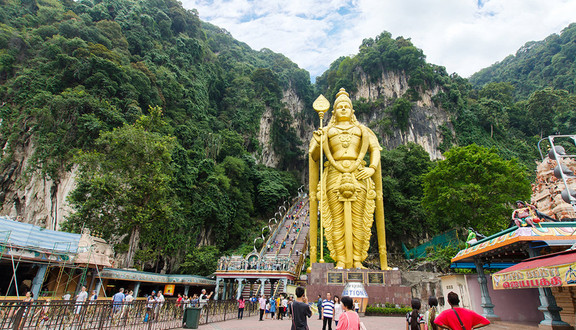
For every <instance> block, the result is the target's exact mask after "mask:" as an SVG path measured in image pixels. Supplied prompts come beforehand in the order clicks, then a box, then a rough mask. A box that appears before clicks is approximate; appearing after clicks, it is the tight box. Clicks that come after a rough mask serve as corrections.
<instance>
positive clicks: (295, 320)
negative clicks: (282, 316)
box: [290, 286, 312, 330]
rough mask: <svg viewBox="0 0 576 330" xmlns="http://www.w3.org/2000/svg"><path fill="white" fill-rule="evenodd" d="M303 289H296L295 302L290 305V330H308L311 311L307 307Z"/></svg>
mask: <svg viewBox="0 0 576 330" xmlns="http://www.w3.org/2000/svg"><path fill="white" fill-rule="evenodd" d="M305 292H306V291H305V290H304V288H303V287H301V286H299V287H297V288H296V301H293V302H292V303H290V314H291V315H292V327H291V328H290V329H291V330H308V318H310V316H312V310H311V309H310V306H309V305H308V298H307V297H306V295H305Z"/></svg>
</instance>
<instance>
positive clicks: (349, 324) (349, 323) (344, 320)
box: [336, 296, 360, 330]
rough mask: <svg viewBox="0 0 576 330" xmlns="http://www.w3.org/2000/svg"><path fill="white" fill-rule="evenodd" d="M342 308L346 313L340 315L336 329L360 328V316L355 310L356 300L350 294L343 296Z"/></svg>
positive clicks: (350, 329) (356, 329) (351, 329)
mask: <svg viewBox="0 0 576 330" xmlns="http://www.w3.org/2000/svg"><path fill="white" fill-rule="evenodd" d="M342 309H343V310H344V313H342V315H340V319H339V320H338V326H337V327H336V330H358V329H360V316H358V313H356V312H355V311H354V302H353V300H352V298H350V297H348V296H344V297H342Z"/></svg>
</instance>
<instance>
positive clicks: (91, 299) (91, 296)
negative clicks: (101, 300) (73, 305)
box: [90, 290, 98, 304]
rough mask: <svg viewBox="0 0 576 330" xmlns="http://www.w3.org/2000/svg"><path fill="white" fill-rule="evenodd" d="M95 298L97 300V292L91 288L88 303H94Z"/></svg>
mask: <svg viewBox="0 0 576 330" xmlns="http://www.w3.org/2000/svg"><path fill="white" fill-rule="evenodd" d="M96 300H98V294H97V293H96V290H92V294H91V295H90V303H91V304H92V303H94V302H95V301H96Z"/></svg>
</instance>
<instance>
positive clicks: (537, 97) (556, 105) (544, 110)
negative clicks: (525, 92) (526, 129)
mask: <svg viewBox="0 0 576 330" xmlns="http://www.w3.org/2000/svg"><path fill="white" fill-rule="evenodd" d="M574 105H575V103H574V98H573V97H571V95H570V94H569V93H568V92H567V91H565V90H557V89H552V88H546V89H543V90H539V91H536V92H534V93H532V95H530V98H529V99H528V103H527V104H526V112H527V115H528V116H529V118H530V128H531V133H532V134H534V135H536V134H538V135H540V138H542V137H544V136H547V135H550V134H554V133H556V131H557V130H558V127H559V125H558V123H557V121H556V119H557V118H559V117H560V118H561V117H562V116H564V115H566V114H569V113H571V112H572V113H573V111H574V110H573V109H574ZM566 133H568V132H566Z"/></svg>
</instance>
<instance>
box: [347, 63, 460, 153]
mask: <svg viewBox="0 0 576 330" xmlns="http://www.w3.org/2000/svg"><path fill="white" fill-rule="evenodd" d="M359 76H360V80H359V82H360V83H359V84H358V85H357V86H356V87H357V91H356V92H355V93H353V94H352V95H350V96H351V98H352V99H353V100H359V99H366V100H368V101H372V102H374V101H375V100H377V99H383V100H384V102H382V104H383V105H384V106H383V107H381V108H378V109H376V110H375V111H374V112H372V113H369V114H366V115H359V116H358V120H360V121H361V122H362V123H364V124H366V125H369V126H370V127H371V128H372V129H373V130H374V132H375V133H376V134H377V135H378V136H379V138H380V142H381V143H382V147H383V148H385V149H393V148H396V147H398V146H399V145H402V144H406V143H407V142H414V143H417V144H419V145H421V146H422V147H423V148H424V150H426V151H427V152H428V153H429V154H430V158H431V159H441V158H443V157H442V154H441V152H440V150H438V146H439V145H440V143H442V136H441V131H440V126H441V125H444V124H448V125H449V126H451V124H450V119H449V115H448V113H447V112H446V111H445V110H443V109H441V108H439V107H437V106H436V105H434V102H433V97H434V96H435V95H436V94H438V93H439V92H440V89H439V88H438V87H436V88H434V89H432V90H424V91H419V95H420V99H419V100H418V101H416V102H413V105H412V110H411V112H410V117H409V120H408V122H409V124H408V128H407V129H406V130H405V131H402V130H399V129H395V130H392V131H391V132H390V131H388V132H385V131H384V128H383V127H380V126H378V125H377V124H374V123H377V121H378V120H380V119H382V118H383V117H384V116H385V110H386V107H387V106H389V105H391V104H392V103H393V102H394V100H395V99H397V98H399V97H402V96H404V95H405V94H406V92H407V91H408V88H409V86H408V77H407V76H406V75H404V74H403V73H397V72H384V73H383V74H382V76H381V77H380V79H378V80H377V82H375V83H372V82H370V80H369V79H368V77H367V75H365V74H364V73H362V72H359ZM390 133H392V134H390Z"/></svg>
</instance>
